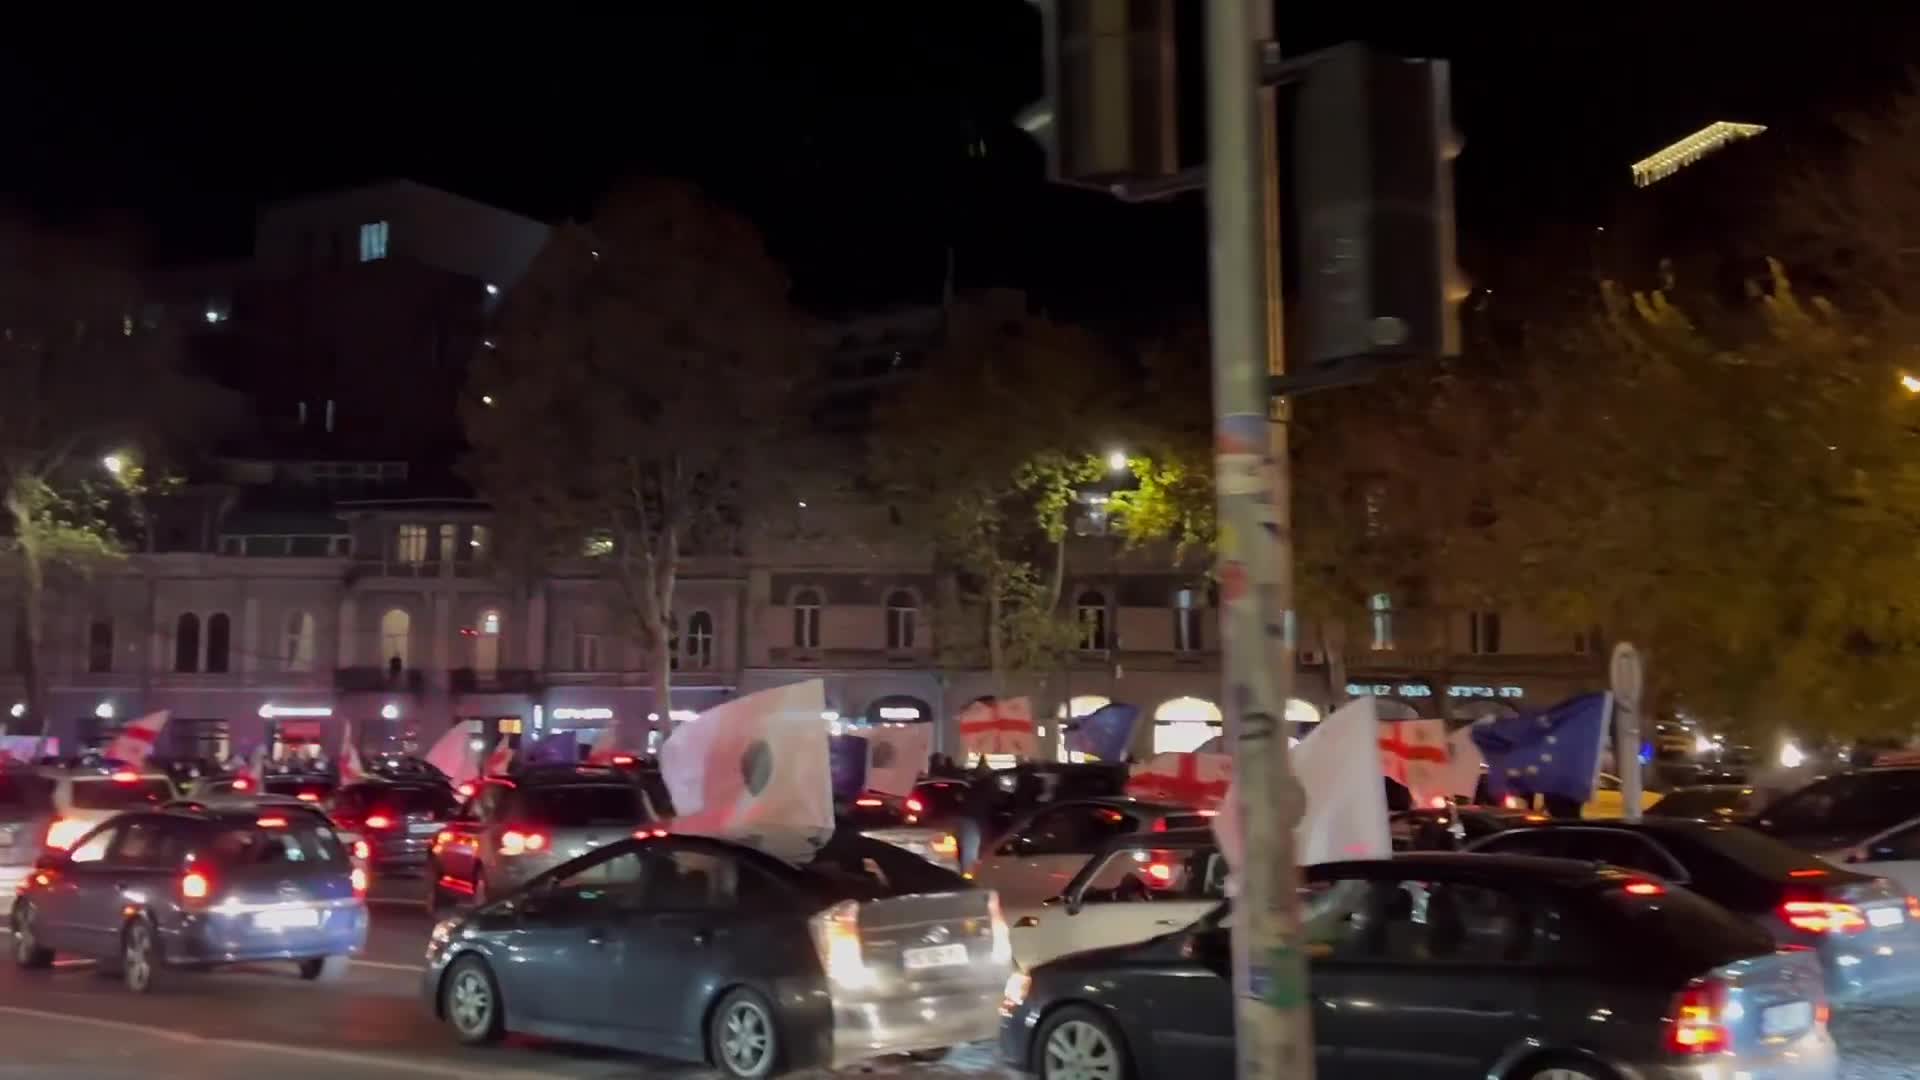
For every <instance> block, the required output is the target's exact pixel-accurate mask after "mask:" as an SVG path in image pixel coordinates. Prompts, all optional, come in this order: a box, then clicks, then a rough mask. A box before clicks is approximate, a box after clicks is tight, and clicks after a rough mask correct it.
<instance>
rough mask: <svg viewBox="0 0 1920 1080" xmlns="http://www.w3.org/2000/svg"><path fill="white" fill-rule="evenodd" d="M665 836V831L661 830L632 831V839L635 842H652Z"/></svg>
mask: <svg viewBox="0 0 1920 1080" xmlns="http://www.w3.org/2000/svg"><path fill="white" fill-rule="evenodd" d="M665 835H667V830H665V829H661V828H651V829H635V830H633V838H634V839H635V840H653V839H656V838H658V837H662V836H665Z"/></svg>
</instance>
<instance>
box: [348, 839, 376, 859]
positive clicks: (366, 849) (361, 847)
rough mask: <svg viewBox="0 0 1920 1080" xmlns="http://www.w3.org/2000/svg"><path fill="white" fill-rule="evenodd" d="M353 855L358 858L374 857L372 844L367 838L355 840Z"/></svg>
mask: <svg viewBox="0 0 1920 1080" xmlns="http://www.w3.org/2000/svg"><path fill="white" fill-rule="evenodd" d="M353 857H354V858H356V859H371V858H373V847H372V845H370V844H368V843H367V842H366V841H365V840H355V841H354V842H353Z"/></svg>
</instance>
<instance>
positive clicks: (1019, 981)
mask: <svg viewBox="0 0 1920 1080" xmlns="http://www.w3.org/2000/svg"><path fill="white" fill-rule="evenodd" d="M1031 989H1033V976H1031V975H1029V974H1027V973H1026V972H1024V971H1015V972H1014V973H1013V974H1011V975H1009V976H1007V987H1006V989H1004V990H1002V991H1001V992H1000V1015H1001V1016H1012V1015H1013V1010H1015V1009H1017V1008H1019V1007H1020V1006H1021V1005H1022V1004H1024V1003H1025V1002H1026V1000H1027V991H1028V990H1031Z"/></svg>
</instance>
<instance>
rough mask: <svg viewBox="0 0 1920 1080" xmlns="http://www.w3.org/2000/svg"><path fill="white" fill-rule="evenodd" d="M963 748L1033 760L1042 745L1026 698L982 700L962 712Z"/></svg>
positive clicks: (961, 734)
mask: <svg viewBox="0 0 1920 1080" xmlns="http://www.w3.org/2000/svg"><path fill="white" fill-rule="evenodd" d="M960 745H961V746H963V747H965V748H966V751H967V753H969V754H1013V755H1015V756H1017V757H1026V758H1030V757H1032V756H1033V755H1034V750H1035V748H1037V747H1038V746H1039V740H1038V738H1036V737H1035V735H1034V733H1033V704H1032V702H1029V701H1028V700H1027V699H1026V698H1023V697H1017V698H982V699H981V700H979V701H976V702H974V703H973V704H971V705H969V706H967V707H966V708H965V709H962V710H961V711H960Z"/></svg>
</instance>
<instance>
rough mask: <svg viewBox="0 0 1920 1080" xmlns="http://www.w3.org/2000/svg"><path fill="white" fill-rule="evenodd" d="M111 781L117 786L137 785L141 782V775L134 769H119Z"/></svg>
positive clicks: (111, 777)
mask: <svg viewBox="0 0 1920 1080" xmlns="http://www.w3.org/2000/svg"><path fill="white" fill-rule="evenodd" d="M109 779H111V780H112V781H113V782H114V783H116V784H137V783H139V782H140V774H139V773H137V772H134V771H133V770H132V769H119V770H116V771H115V772H114V773H113V774H112V775H111V776H110V777H109Z"/></svg>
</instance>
